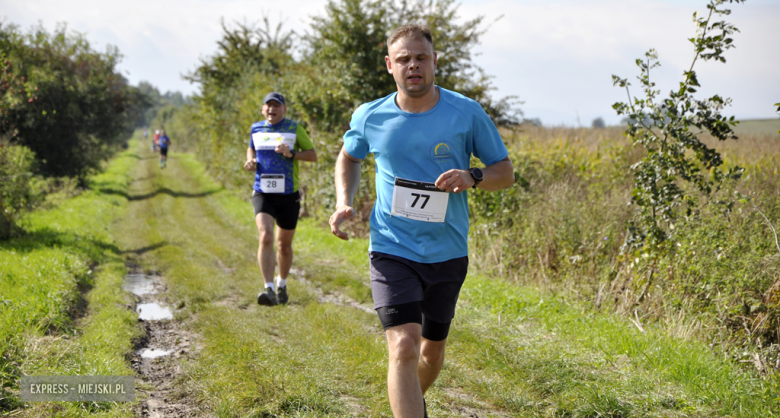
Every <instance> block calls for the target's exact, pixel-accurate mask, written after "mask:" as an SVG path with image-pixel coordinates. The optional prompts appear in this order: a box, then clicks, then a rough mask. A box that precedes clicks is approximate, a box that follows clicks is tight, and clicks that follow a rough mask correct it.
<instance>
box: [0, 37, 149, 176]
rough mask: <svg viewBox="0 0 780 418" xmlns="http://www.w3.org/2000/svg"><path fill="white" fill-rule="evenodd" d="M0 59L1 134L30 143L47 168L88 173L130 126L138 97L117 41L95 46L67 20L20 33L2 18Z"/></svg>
mask: <svg viewBox="0 0 780 418" xmlns="http://www.w3.org/2000/svg"><path fill="white" fill-rule="evenodd" d="M0 58H1V59H2V61H4V62H2V68H0V70H2V73H3V74H2V75H3V77H2V79H3V82H2V84H1V85H0V108H2V124H0V134H2V135H6V136H7V137H8V138H9V139H10V140H12V141H13V142H14V143H16V144H20V145H24V146H26V147H28V148H29V149H31V150H32V151H33V152H34V153H35V156H36V158H37V159H38V160H39V162H40V167H39V168H40V170H41V171H42V172H43V173H44V174H46V175H49V176H78V177H83V176H85V175H86V174H87V173H88V172H90V171H94V170H96V169H97V168H99V165H100V162H101V161H103V160H104V159H106V158H107V157H108V156H110V155H111V154H112V153H113V152H114V151H115V150H116V149H117V148H118V147H119V146H120V145H121V144H122V143H123V142H124V141H125V140H126V139H127V138H128V137H129V136H130V134H131V133H132V126H131V125H132V124H133V123H134V122H135V121H136V118H137V115H136V114H135V113H136V112H135V111H137V110H138V109H137V108H136V104H137V103H136V101H137V100H139V97H138V95H136V94H134V90H133V89H132V88H130V87H129V86H128V84H127V80H125V79H124V77H122V75H121V74H120V73H119V72H118V70H117V69H116V66H117V64H118V63H119V60H120V58H121V55H120V54H119V51H118V50H117V49H116V48H113V47H109V48H108V49H107V51H106V52H105V53H100V52H96V51H94V50H93V49H92V47H91V46H90V44H89V42H87V40H86V38H85V37H84V36H83V35H80V34H77V33H68V31H67V27H66V26H65V25H64V24H63V25H59V26H58V27H57V29H56V30H55V31H54V32H53V33H48V32H47V31H46V30H45V29H44V28H43V27H42V26H39V27H35V28H33V29H31V30H30V31H29V32H28V33H23V32H21V31H20V30H19V28H18V27H17V26H15V25H12V24H3V23H0Z"/></svg>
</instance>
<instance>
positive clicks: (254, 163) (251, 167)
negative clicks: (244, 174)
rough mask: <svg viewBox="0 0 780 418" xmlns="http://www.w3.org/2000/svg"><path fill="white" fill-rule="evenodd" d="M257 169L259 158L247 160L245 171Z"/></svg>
mask: <svg viewBox="0 0 780 418" xmlns="http://www.w3.org/2000/svg"><path fill="white" fill-rule="evenodd" d="M256 168H257V158H252V159H251V160H246V162H245V163H244V170H246V171H252V170H254V169H256Z"/></svg>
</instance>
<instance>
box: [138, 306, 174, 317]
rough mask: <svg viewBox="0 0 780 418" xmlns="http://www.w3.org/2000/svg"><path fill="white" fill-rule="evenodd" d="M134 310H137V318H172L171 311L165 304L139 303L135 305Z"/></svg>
mask: <svg viewBox="0 0 780 418" xmlns="http://www.w3.org/2000/svg"><path fill="white" fill-rule="evenodd" d="M135 311H136V312H138V319H142V320H144V321H159V320H162V319H173V311H171V308H169V307H167V306H163V305H160V304H159V303H156V302H153V303H140V304H138V306H136V308H135Z"/></svg>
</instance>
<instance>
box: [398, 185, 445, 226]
mask: <svg viewBox="0 0 780 418" xmlns="http://www.w3.org/2000/svg"><path fill="white" fill-rule="evenodd" d="M449 199H450V194H449V193H447V192H445V191H443V190H439V189H438V188H437V187H436V185H435V184H433V183H426V182H422V181H414V180H406V179H401V178H397V177H396V179H395V186H394V187H393V204H392V208H391V212H390V214H391V215H393V216H401V217H404V218H409V219H414V220H417V221H423V222H444V220H445V218H446V217H447V204H448V203H449Z"/></svg>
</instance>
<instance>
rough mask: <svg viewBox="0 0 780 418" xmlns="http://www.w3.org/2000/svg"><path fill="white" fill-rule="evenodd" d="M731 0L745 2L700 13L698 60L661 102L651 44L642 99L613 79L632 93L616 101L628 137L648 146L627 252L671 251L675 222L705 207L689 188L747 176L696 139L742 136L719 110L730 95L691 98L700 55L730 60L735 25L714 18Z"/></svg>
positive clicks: (711, 187)
mask: <svg viewBox="0 0 780 418" xmlns="http://www.w3.org/2000/svg"><path fill="white" fill-rule="evenodd" d="M726 2H728V3H732V2H736V3H740V2H744V0H710V1H709V4H708V5H707V9H708V10H709V12H708V14H707V15H706V17H703V18H702V17H699V16H698V14H696V13H695V14H694V21H695V23H696V27H697V34H696V36H695V37H694V38H690V39H689V40H690V42H691V43H692V44H693V46H694V52H695V54H694V58H693V62H692V63H691V66H690V68H689V69H688V70H687V71H685V72H684V73H683V77H684V78H683V81H681V82H680V83H679V87H678V88H677V89H675V90H672V91H671V92H670V94H669V97H668V98H666V99H663V100H659V98H658V95H659V93H660V90H656V89H655V83H654V82H652V81H651V78H650V71H651V70H652V69H653V68H656V67H658V66H659V65H660V64H659V63H658V55H657V54H656V52H655V51H654V50H652V49H651V50H650V51H649V52H647V53H646V54H645V58H644V59H637V60H636V64H637V66H638V67H639V68H640V72H641V73H640V75H639V76H638V77H637V79H638V80H639V82H640V84H641V86H642V89H643V91H644V93H645V97H644V98H639V97H633V96H631V92H630V90H629V86H630V83H628V81H626V80H625V79H622V78H620V77H618V76H614V75H613V76H612V78H613V81H614V84H615V85H617V86H620V87H623V88H625V89H626V93H627V94H628V102H627V103H623V102H618V103H615V104H614V105H613V108H614V109H615V110H616V111H617V113H618V114H619V115H627V116H628V118H629V119H628V125H629V126H628V129H627V130H626V134H627V135H628V137H629V138H630V139H631V140H632V141H633V142H634V144H635V145H637V146H640V147H642V148H644V149H645V150H646V151H647V155H646V156H645V157H644V158H642V160H640V161H639V162H638V163H636V164H634V165H633V166H632V167H631V170H632V172H633V175H634V182H635V186H634V190H633V191H632V196H631V202H632V203H633V204H634V205H636V207H637V213H636V216H635V217H634V219H633V220H632V221H631V222H630V224H629V226H628V232H629V234H628V236H627V239H626V244H625V247H624V249H625V250H628V251H631V250H636V249H643V250H644V251H647V252H648V253H650V254H651V255H652V254H659V253H662V252H664V251H665V250H667V249H669V248H670V246H669V240H670V238H671V237H672V235H673V233H674V229H675V223H676V222H678V221H680V220H681V215H684V216H685V217H691V216H694V215H695V208H696V207H697V205H698V204H699V202H698V199H697V196H696V195H695V194H693V193H691V192H690V191H689V186H690V187H692V188H693V189H694V190H697V191H698V192H699V193H700V194H701V195H703V196H709V195H711V194H712V193H713V192H715V191H717V190H719V189H720V188H721V187H722V185H723V183H724V182H725V181H727V180H729V179H737V178H739V176H740V175H741V173H742V169H741V168H739V167H734V168H730V169H728V170H725V171H724V170H722V169H721V168H720V167H721V166H722V165H723V160H722V159H721V156H720V154H718V152H717V151H715V150H714V149H711V148H709V147H708V146H707V145H705V144H704V143H703V142H701V141H700V140H699V138H698V135H699V134H700V133H702V132H708V133H710V134H711V135H712V136H713V137H715V138H717V139H719V140H721V141H723V140H726V139H737V137H736V135H734V132H733V131H732V129H731V126H734V125H736V123H737V122H736V121H735V120H734V117H733V116H732V117H731V118H726V117H724V116H721V115H720V111H721V110H722V109H723V107H724V106H726V105H728V104H729V103H730V100H729V99H723V98H721V97H720V96H718V95H715V96H713V97H710V98H708V99H704V100H697V99H695V98H694V97H693V93H695V92H696V89H697V88H698V87H700V85H699V81H698V79H697V76H696V72H695V71H694V69H693V68H694V65H695V64H696V62H697V61H698V60H699V59H702V60H705V61H707V60H716V61H720V62H726V59H725V58H724V57H723V53H724V52H725V50H727V49H730V48H732V47H733V44H732V42H733V40H732V38H730V36H731V35H732V34H733V33H734V32H737V31H738V30H737V28H736V27H734V26H733V25H731V24H729V23H727V22H725V21H715V20H714V18H715V16H716V15H717V16H721V15H728V14H730V12H731V11H730V10H728V9H721V8H719V7H720V6H721V5H722V4H723V3H726ZM727 207H730V206H727Z"/></svg>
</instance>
